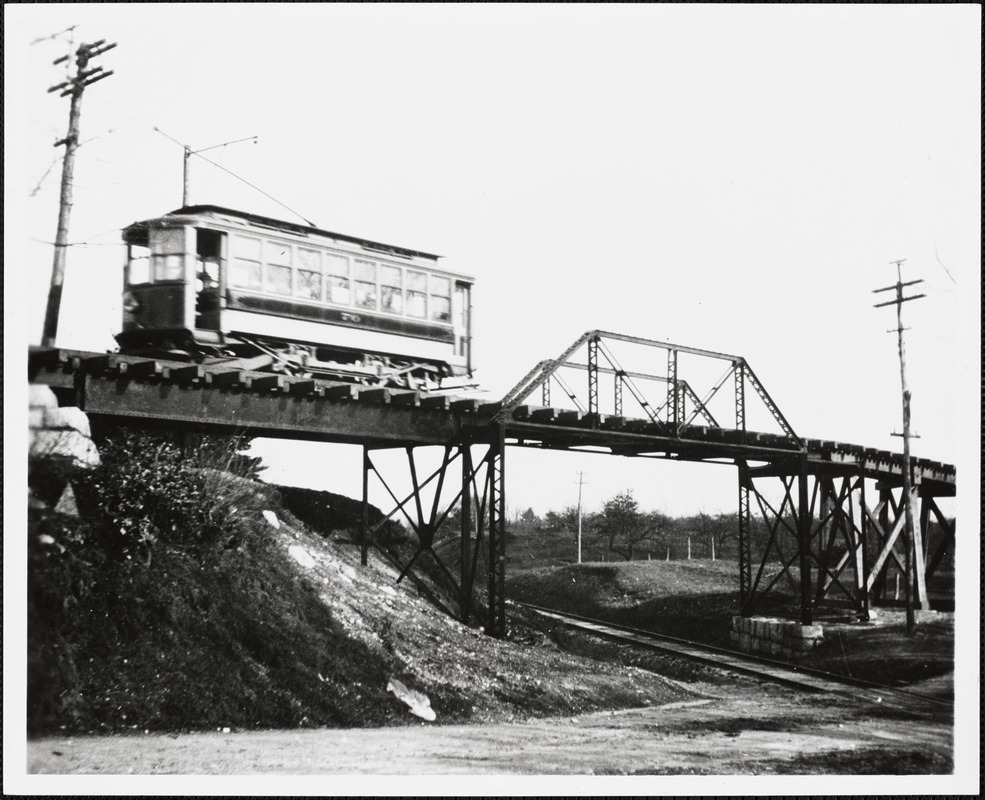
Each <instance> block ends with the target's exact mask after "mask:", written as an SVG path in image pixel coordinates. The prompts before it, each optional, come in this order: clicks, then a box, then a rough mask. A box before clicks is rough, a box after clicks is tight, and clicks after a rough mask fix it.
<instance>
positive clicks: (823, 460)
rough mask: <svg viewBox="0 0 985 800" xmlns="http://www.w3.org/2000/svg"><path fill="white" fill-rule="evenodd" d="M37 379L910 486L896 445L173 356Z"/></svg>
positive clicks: (281, 412) (146, 398) (396, 435)
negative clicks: (513, 403) (515, 402)
mask: <svg viewBox="0 0 985 800" xmlns="http://www.w3.org/2000/svg"><path fill="white" fill-rule="evenodd" d="M28 377H29V379H30V381H31V382H32V383H42V384H47V385H49V386H52V387H53V388H55V389H56V390H58V391H59V392H60V393H62V394H63V395H66V396H65V397H63V402H67V403H69V404H73V405H78V406H79V407H80V408H82V409H83V410H84V411H86V412H87V413H88V414H90V415H93V416H95V417H105V418H117V419H125V418H131V419H139V420H142V421H144V422H148V423H156V424H174V423H179V424H183V425H189V426H196V427H203V428H209V429H213V430H222V431H235V432H240V433H247V434H249V435H252V436H264V437H271V438H296V439H306V440H313V441H326V442H340V443H349V444H364V445H367V446H370V447H397V446H406V447H413V446H421V445H446V444H451V443H458V442H463V441H476V442H480V441H485V440H487V439H490V438H491V437H493V436H496V435H498V431H499V427H500V425H502V426H503V427H504V429H505V436H506V439H507V444H511V445H517V446H524V447H540V448H544V449H556V450H586V449H587V450H590V451H597V452H607V453H611V454H614V455H624V456H635V457H650V458H667V459H678V460H686V461H726V462H734V461H736V460H745V461H748V462H751V464H753V465H760V466H754V469H755V470H758V472H759V474H763V475H767V474H772V475H788V474H795V473H796V472H797V470H798V469H799V464H800V459H801V458H802V457H803V456H806V459H807V469H808V471H809V472H811V473H812V474H824V473H827V474H830V473H835V474H838V473H845V472H856V473H857V472H859V471H861V472H862V473H863V474H864V475H865V476H866V477H869V478H876V479H878V480H882V481H883V482H885V483H886V484H887V485H891V486H897V485H900V484H901V483H902V473H903V457H902V455H900V454H898V453H893V452H890V451H886V450H877V449H873V448H866V447H862V446H860V445H853V444H846V443H842V442H834V441H824V440H816V439H804V440H802V445H803V446H801V444H799V443H798V442H796V441H795V440H793V439H791V438H790V437H788V436H786V435H784V434H773V433H761V432H755V431H742V430H730V429H726V428H717V427H711V426H702V425H686V426H680V427H679V428H677V429H674V427H673V426H671V425H669V424H668V423H666V422H653V421H650V420H648V419H634V418H628V417H616V416H607V415H604V414H586V413H583V412H579V411H572V410H563V409H556V408H550V407H541V406H532V405H522V406H519V407H517V408H515V409H513V410H512V411H511V412H510V413H509V414H508V415H507V416H506V417H505V419H504V418H503V416H502V413H501V412H502V411H503V404H502V403H483V402H481V401H479V400H476V399H474V398H464V397H451V396H446V395H437V394H431V393H426V392H418V391H411V390H400V389H389V388H380V387H368V386H362V385H356V384H351V383H343V382H340V381H327V380H321V379H310V378H308V379H306V378H297V377H292V376H286V375H277V374H271V373H260V372H249V371H243V370H230V369H229V368H228V367H223V366H222V365H221V364H220V365H212V366H202V365H195V364H188V363H185V362H178V361H168V360H163V359H151V358H142V357H138V356H123V355H114V354H100V353H92V352H82V351H73V350H63V349H56V348H41V347H32V348H30V351H29V358H28ZM912 463H913V469H914V474H915V480H916V481H917V483H918V484H919V485H920V486H921V487H922V490H923V491H926V492H927V493H928V494H932V495H934V496H950V495H953V494H954V490H955V468H954V467H953V466H952V465H949V464H944V463H941V462H937V461H931V460H928V459H912Z"/></svg>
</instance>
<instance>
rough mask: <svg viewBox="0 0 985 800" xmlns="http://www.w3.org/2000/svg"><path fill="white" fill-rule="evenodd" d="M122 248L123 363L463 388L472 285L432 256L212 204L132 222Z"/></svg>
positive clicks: (467, 379) (467, 375)
mask: <svg viewBox="0 0 985 800" xmlns="http://www.w3.org/2000/svg"><path fill="white" fill-rule="evenodd" d="M123 241H124V242H125V244H126V264H125V268H124V280H123V283H124V285H123V324H122V330H121V331H120V332H119V333H118V334H117V335H116V341H117V343H118V345H119V347H120V351H121V352H123V353H132V354H139V355H149V356H153V357H157V358H177V359H181V360H190V361H196V362H199V363H208V364H212V363H216V362H227V363H229V364H230V365H231V366H235V367H239V368H241V369H255V370H266V371H271V370H272V371H278V372H283V373H286V374H294V375H304V376H327V377H337V378H342V379H345V380H350V381H356V382H360V383H367V384H371V385H380V386H402V387H409V388H414V389H423V390H429V389H430V390H439V389H445V388H458V387H464V386H469V385H474V384H473V383H472V372H473V368H472V358H471V344H472V342H471V321H472V304H471V298H472V286H473V283H474V280H473V278H471V277H469V276H467V275H464V274H461V273H459V272H454V271H449V270H447V269H444V268H442V267H440V266H439V265H438V260H439V258H440V257H439V256H436V255H432V254H430V253H423V252H420V251H417V250H410V249H407V248H404V247H395V246H392V245H387V244H381V243H379V242H373V241H369V240H366V239H360V238H356V237H353V236H345V235H342V234H337V233H331V232H329V231H325V230H321V229H318V228H315V227H312V226H307V225H300V224H294V223H291V222H284V221H282V220H276V219H270V218H267V217H262V216H258V215H255V214H249V213H245V212H242V211H235V210H232V209H228V208H221V207H219V206H213V205H195V206H186V207H183V208H179V209H177V210H176V211H172V212H170V213H167V214H165V215H164V216H161V217H157V218H154V219H148V220H143V221H141V222H134V223H133V224H131V225H129V226H127V227H126V228H125V229H124V230H123Z"/></svg>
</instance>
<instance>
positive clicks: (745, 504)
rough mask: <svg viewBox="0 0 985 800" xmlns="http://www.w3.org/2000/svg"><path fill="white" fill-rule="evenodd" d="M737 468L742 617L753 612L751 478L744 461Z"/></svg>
mask: <svg viewBox="0 0 985 800" xmlns="http://www.w3.org/2000/svg"><path fill="white" fill-rule="evenodd" d="M736 466H737V467H738V468H739V519H738V524H739V531H738V534H739V608H740V609H741V613H742V616H743V617H751V616H752V614H753V608H754V606H753V583H752V543H751V536H752V516H751V514H750V512H749V492H750V490H751V489H752V479H751V478H750V477H749V465H748V464H747V463H746V462H745V461H737V462H736Z"/></svg>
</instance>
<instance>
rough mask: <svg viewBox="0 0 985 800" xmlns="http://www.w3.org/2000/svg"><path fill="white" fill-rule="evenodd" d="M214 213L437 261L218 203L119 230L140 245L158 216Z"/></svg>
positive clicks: (416, 252)
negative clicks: (222, 205)
mask: <svg viewBox="0 0 985 800" xmlns="http://www.w3.org/2000/svg"><path fill="white" fill-rule="evenodd" d="M207 214H216V215H223V216H229V217H235V218H237V219H241V220H243V221H244V222H247V223H250V224H253V225H262V226H263V227H266V228H274V229H277V230H282V231H286V232H290V233H301V234H311V233H316V234H319V235H321V236H325V237H328V238H330V239H335V240H336V241H340V242H349V243H351V244H358V245H361V246H363V247H366V248H368V249H370V250H379V251H382V252H384V253H393V254H394V255H399V256H408V257H411V258H415V257H416V258H429V259H433V260H435V261H436V260H438V259H439V258H441V256H438V255H435V254H433V253H425V252H422V251H420V250H410V249H408V248H406V247H397V246H396V245H391V244H383V243H382V242H374V241H371V240H370V239H360V238H358V237H356V236H346V235H345V234H342V233H333V232H332V231H326V230H323V229H322V228H316V227H314V226H313V225H300V224H298V223H295V222H286V221H285V220H280V219H273V218H272V217H263V216H260V215H259V214H250V213H248V212H246V211H236V210H235V209H231V208H223V207H221V206H213V205H200V206H183V207H182V208H178V209H175V210H174V211H169V212H168V213H167V214H165V215H164V216H163V217H155V218H154V219H149V220H142V221H140V222H134V223H132V224H130V225H128V226H127V227H126V228H124V229H123V239H124V241H127V242H130V243H132V244H144V243H146V237H147V230H148V228H149V225H150V223H152V222H155V221H156V220H158V219H164V218H165V217H173V216H194V215H207Z"/></svg>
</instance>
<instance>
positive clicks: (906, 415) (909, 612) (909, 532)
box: [873, 258, 926, 633]
mask: <svg viewBox="0 0 985 800" xmlns="http://www.w3.org/2000/svg"><path fill="white" fill-rule="evenodd" d="M904 261H906V259H905V258H901V259H900V260H898V261H890V262H889V263H890V264H895V265H896V284H895V285H894V286H884V287H883V288H881V289H874V290H873V294H876V293H878V292H888V291H893V290H895V292H896V299H894V300H889V301H887V302H885V303H877V304H876V305H875V306H874V307H875V308H882V307H883V306H891V305H895V306H896V336H897V345H898V349H899V371H900V384H901V387H902V392H903V513H904V515H905V523H904V524H905V531H906V534H905V535H906V543H905V546H906V632H907V633H913V629H914V627H915V625H916V620H915V615H914V611H913V579H914V575H913V565H914V561H915V558H914V552H913V547H914V535H913V505H912V502H911V492H912V490H913V485H912V484H913V474H912V472H911V470H910V389H909V387H908V386H907V383H906V349H905V348H904V346H903V331H904V330H905V329H904V328H903V303H906V302H908V301H910V300H917V299H919V298H921V297H926V295H923V294H915V295H912V296H910V297H904V296H903V287H904V286H913V285H914V284H917V283H923V280H922V279H918V280H915V281H905V282H904V281H903V277H902V267H901V265H902V264H903V262H904ZM887 333H893V331H892V330H890V331H887Z"/></svg>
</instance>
